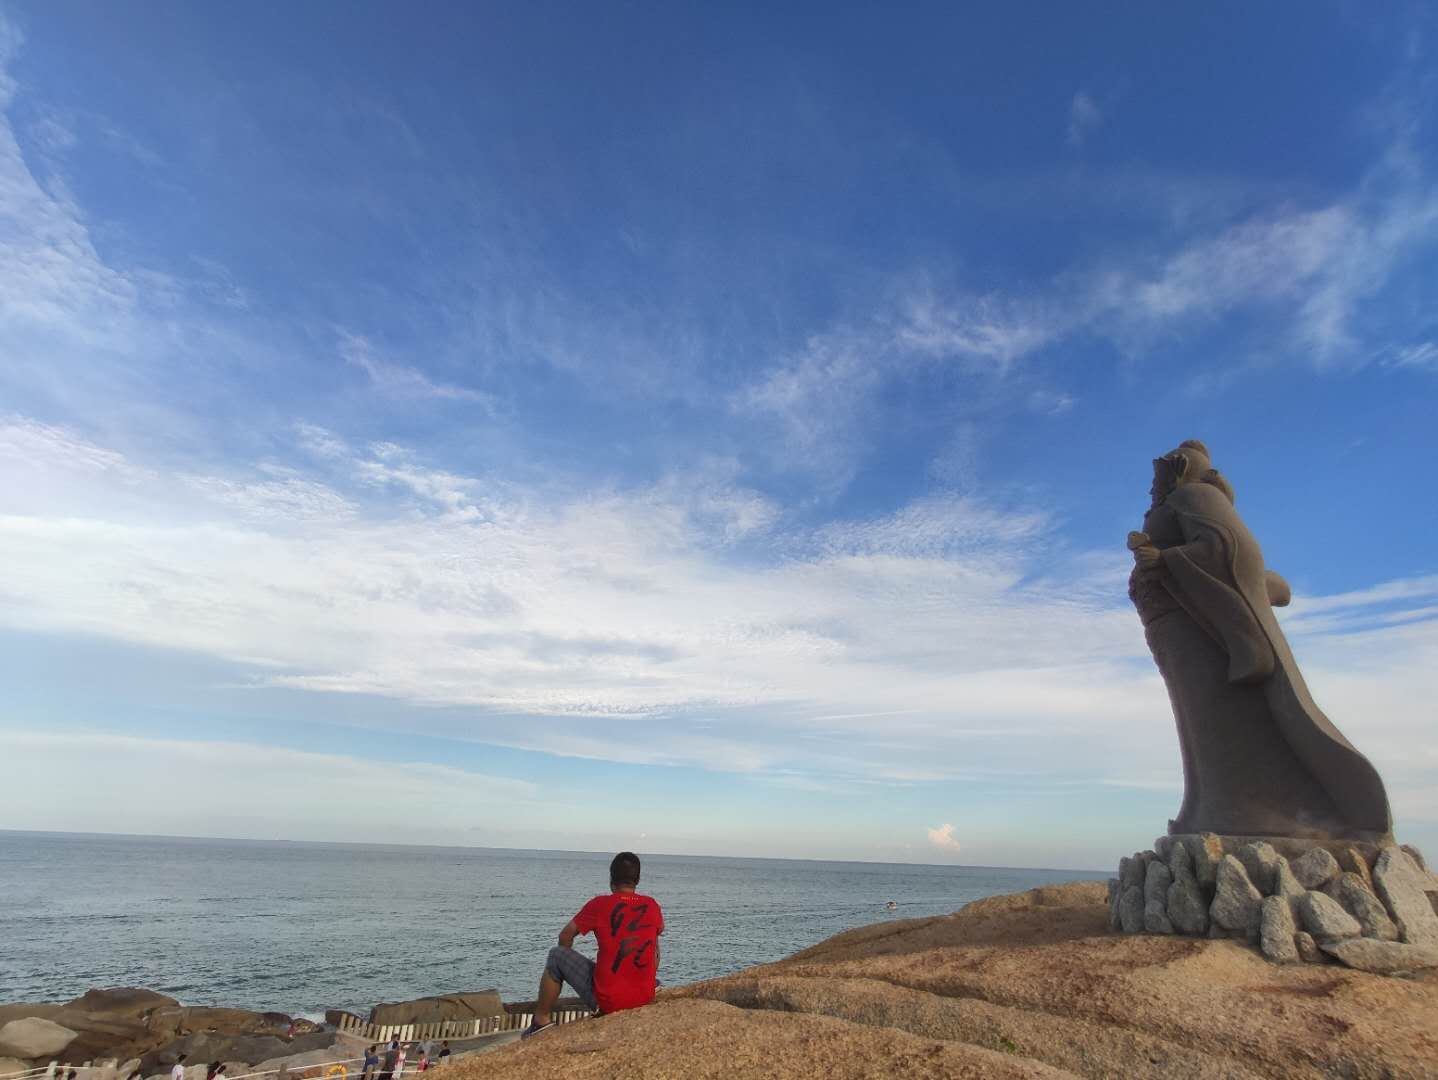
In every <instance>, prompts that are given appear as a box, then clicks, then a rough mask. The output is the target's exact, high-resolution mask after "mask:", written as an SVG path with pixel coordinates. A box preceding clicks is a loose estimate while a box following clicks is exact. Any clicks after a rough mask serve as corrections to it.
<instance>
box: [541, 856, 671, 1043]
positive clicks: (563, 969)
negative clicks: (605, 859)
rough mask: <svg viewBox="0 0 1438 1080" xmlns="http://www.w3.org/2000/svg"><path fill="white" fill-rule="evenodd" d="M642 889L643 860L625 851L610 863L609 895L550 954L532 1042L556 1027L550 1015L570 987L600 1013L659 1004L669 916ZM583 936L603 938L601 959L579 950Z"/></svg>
mask: <svg viewBox="0 0 1438 1080" xmlns="http://www.w3.org/2000/svg"><path fill="white" fill-rule="evenodd" d="M638 889H639V856H638V855H636V854H634V852H632V851H621V852H620V853H619V854H618V855H616V856H614V860H613V862H611V863H610V864H609V892H608V893H607V894H604V895H601V896H596V897H595V898H594V899H593V900H591V901H589V903H587V904H585V905H584V906H583V907H582V908H580V909H579V914H578V915H576V916H574V918H572V919H570V920H569V922H568V924H567V925H566V926H565V927H564V929H563V930H561V931H560V932H559V944H558V945H557V946H555V947H554V948H552V949H550V950H549V959H548V960H547V961H546V962H545V965H544V974H543V975H542V976H541V977H540V979H539V1001H538V1003H537V1004H536V1005H535V1006H534V1022H533V1023H532V1024H530V1025H529V1027H528V1028H527V1029H526V1030H525V1032H524V1037H525V1038H526V1039H527V1038H529V1036H531V1035H533V1034H535V1033H536V1032H539V1031H543V1030H544V1029H545V1028H548V1027H553V1026H554V1021H553V1019H551V1016H550V1014H551V1013H552V1012H553V1010H554V1003H555V1002H556V1001H557V1000H559V994H560V991H562V990H563V989H564V984H565V983H568V984H569V987H570V989H572V990H573V991H574V992H575V994H577V995H578V996H579V999H580V1000H581V1001H583V1002H584V1004H585V1005H587V1006H588V1007H589V1008H590V1009H592V1010H594V1011H595V1012H602V1013H612V1012H619V1011H620V1010H621V1009H637V1008H638V1007H639V1006H641V1005H648V1004H649V1003H650V1002H651V1001H653V1000H654V985H655V977H656V976H657V975H658V973H659V935H660V934H662V933H664V912H662V911H661V910H660V909H659V902H658V901H657V900H655V899H654V897H652V896H645V895H644V894H643V893H641V892H639V891H638ZM581 934H593V935H594V936H595V938H596V939H597V940H598V942H599V959H598V960H591V959H589V957H587V956H585V955H583V954H582V953H579V952H576V951H575V949H574V939H575V938H576V937H579V936H580V935H581Z"/></svg>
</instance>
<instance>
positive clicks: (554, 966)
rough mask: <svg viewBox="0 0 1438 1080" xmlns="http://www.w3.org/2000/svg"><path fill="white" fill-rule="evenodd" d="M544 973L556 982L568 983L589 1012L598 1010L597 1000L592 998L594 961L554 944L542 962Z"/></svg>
mask: <svg viewBox="0 0 1438 1080" xmlns="http://www.w3.org/2000/svg"><path fill="white" fill-rule="evenodd" d="M544 973H545V974H546V975H548V976H549V977H550V978H551V979H555V980H557V981H558V982H562V983H568V984H569V988H570V989H571V990H573V991H574V992H575V993H576V994H577V995H578V996H579V1000H580V1001H582V1002H584V1004H585V1005H586V1006H587V1007H588V1008H589V1010H590V1011H591V1012H598V1011H599V1002H597V1001H595V1000H594V961H593V960H591V959H589V957H587V956H585V955H584V954H583V953H581V952H577V951H576V950H574V949H566V948H565V947H564V946H563V945H556V946H555V947H554V948H552V949H550V950H549V959H548V960H546V961H545V962H544Z"/></svg>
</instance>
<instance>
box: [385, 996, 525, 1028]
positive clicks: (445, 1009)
mask: <svg viewBox="0 0 1438 1080" xmlns="http://www.w3.org/2000/svg"><path fill="white" fill-rule="evenodd" d="M503 1013H504V1002H502V1001H501V1000H500V998H499V991H498V990H479V991H475V992H473V993H465V994H442V995H440V996H438V997H425V998H415V999H414V1000H413V1001H400V1002H395V1003H392V1004H384V1005H376V1006H375V1007H374V1008H373V1009H371V1010H370V1015H369V1018H370V1023H372V1024H432V1023H436V1022H438V1021H441V1020H475V1019H478V1018H480V1017H486V1016H501V1015H503Z"/></svg>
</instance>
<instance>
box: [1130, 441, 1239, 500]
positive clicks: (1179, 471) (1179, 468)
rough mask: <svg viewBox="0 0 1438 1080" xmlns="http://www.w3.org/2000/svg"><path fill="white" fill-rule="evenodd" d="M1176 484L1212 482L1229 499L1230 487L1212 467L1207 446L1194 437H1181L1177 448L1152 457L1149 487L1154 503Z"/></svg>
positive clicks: (1231, 494)
mask: <svg viewBox="0 0 1438 1080" xmlns="http://www.w3.org/2000/svg"><path fill="white" fill-rule="evenodd" d="M1180 484H1212V485H1213V486H1214V487H1216V488H1218V489H1219V490H1220V491H1222V492H1223V493H1224V495H1226V496H1227V497H1228V501H1229V502H1233V486H1232V485H1231V484H1230V483H1229V482H1228V481H1227V480H1225V479H1224V478H1223V474H1222V473H1220V472H1219V471H1218V470H1217V469H1215V468H1214V467H1213V462H1212V460H1211V459H1210V458H1209V455H1208V447H1206V446H1204V445H1203V443H1201V442H1199V441H1198V440H1197V439H1185V440H1184V441H1183V442H1181V443H1179V444H1178V449H1177V450H1170V451H1169V452H1168V453H1166V454H1164V455H1163V457H1161V458H1155V459H1154V462H1153V487H1152V488H1150V489H1149V494H1150V495H1152V496H1153V502H1154V505H1155V506H1157V505H1158V504H1159V503H1161V502H1163V500H1164V499H1166V498H1167V497H1168V495H1169V493H1170V492H1172V491H1173V489H1174V488H1176V487H1178V486H1179V485H1180Z"/></svg>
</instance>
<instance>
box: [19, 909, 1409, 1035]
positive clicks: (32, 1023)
mask: <svg viewBox="0 0 1438 1080" xmlns="http://www.w3.org/2000/svg"><path fill="white" fill-rule="evenodd" d="M1423 902H1424V903H1425V904H1426V903H1427V902H1428V901H1426V900H1425V901H1423ZM79 1036H80V1033H79V1032H78V1031H71V1030H70V1029H69V1028H67V1027H62V1026H61V1025H59V1024H57V1023H55V1022H54V1021H53V1020H46V1019H44V1018H42V1017H39V1016H27V1017H25V1019H23V1020H11V1021H10V1022H9V1023H8V1024H6V1025H5V1026H4V1027H0V1055H5V1056H7V1057H17V1058H38V1057H48V1056H50V1055H52V1054H58V1053H60V1052H61V1051H63V1050H64V1049H65V1047H67V1046H69V1045H70V1044H71V1043H72V1042H74V1041H75V1040H76V1039H77V1038H79Z"/></svg>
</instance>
